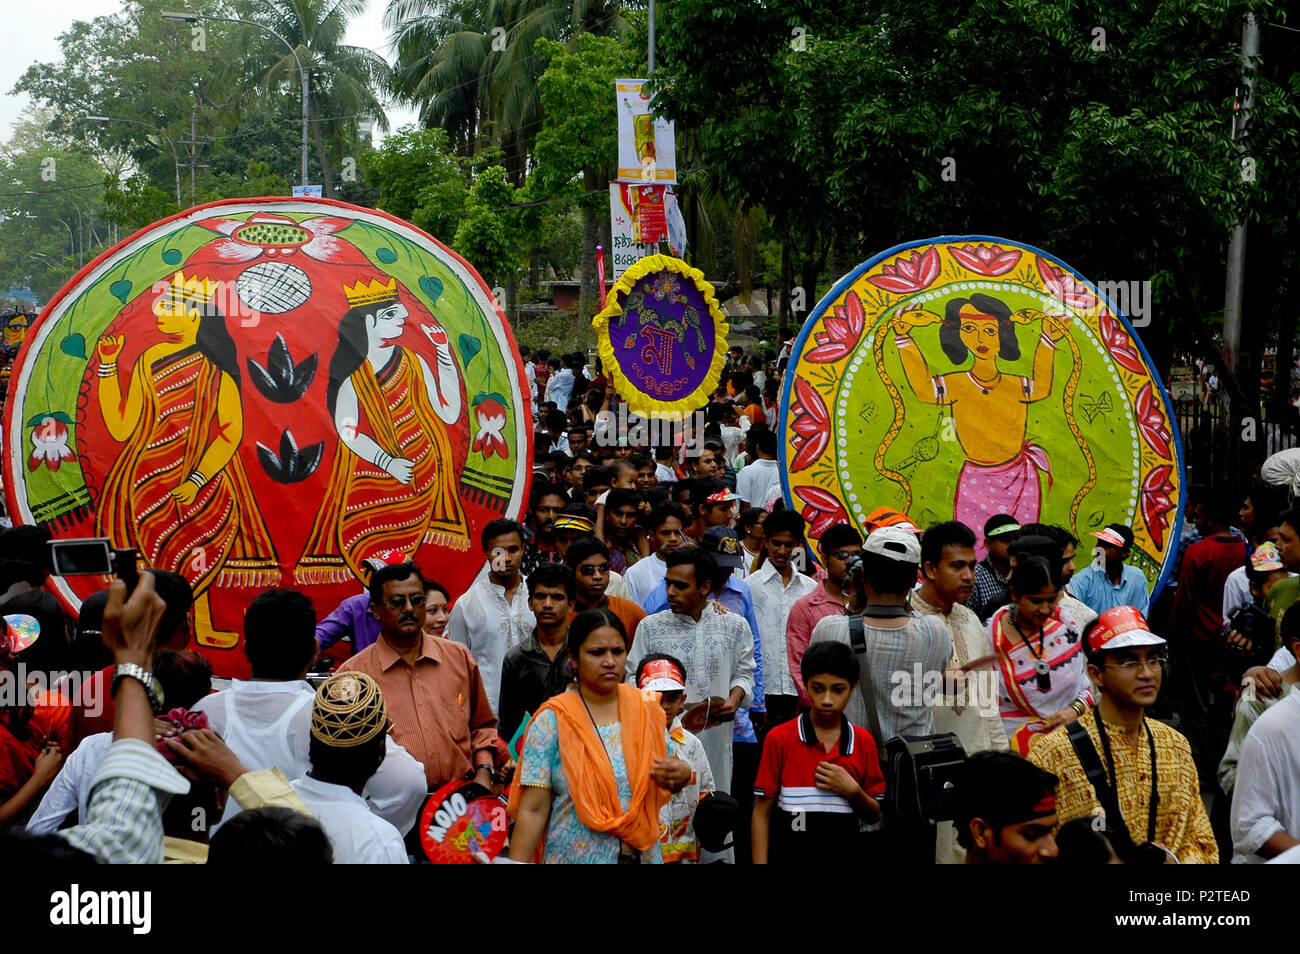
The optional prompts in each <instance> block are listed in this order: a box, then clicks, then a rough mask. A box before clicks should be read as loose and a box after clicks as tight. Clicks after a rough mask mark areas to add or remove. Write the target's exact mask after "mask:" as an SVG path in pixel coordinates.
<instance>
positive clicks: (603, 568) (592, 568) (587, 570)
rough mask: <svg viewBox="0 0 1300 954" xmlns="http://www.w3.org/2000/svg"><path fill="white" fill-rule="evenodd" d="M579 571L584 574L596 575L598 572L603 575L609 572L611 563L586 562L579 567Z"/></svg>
mask: <svg viewBox="0 0 1300 954" xmlns="http://www.w3.org/2000/svg"><path fill="white" fill-rule="evenodd" d="M578 572H579V573H581V574H582V575H583V576H595V575H596V574H597V573H599V574H601V575H602V576H603V575H604V574H606V573H608V572H609V564H608V563H597V564H595V565H593V564H590V563H586V564H584V565H582V566H580V567H578Z"/></svg>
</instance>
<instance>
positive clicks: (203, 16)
mask: <svg viewBox="0 0 1300 954" xmlns="http://www.w3.org/2000/svg"><path fill="white" fill-rule="evenodd" d="M162 18H163V19H164V20H168V21H170V22H172V23H198V22H199V21H200V20H216V21H219V22H221V23H243V24H245V25H246V26H253V27H257V28H258V29H259V30H261V31H262V32H264V33H269V34H271V36H273V37H275V38H276V39H277V40H279V41H280V42H281V43H283V44H284V45H285V46H287V47H288V48H289V53H290V54H292V56H293V61H294V63H296V64H297V65H298V78H299V79H300V80H301V81H302V184H303V185H304V186H305V185H307V114H308V108H307V106H308V102H309V100H308V88H307V71H306V70H304V69H303V68H302V60H300V59H298V51H297V50H296V49H294V46H293V44H292V43H290V42H289V41H288V40H286V39H285V38H284V37H282V36H280V34H278V33H276V32H275V31H274V30H272V29H271V28H270V27H268V26H265V25H263V24H261V23H258V22H257V21H256V20H241V19H239V18H238V17H216V16H212V15H211V14H207V13H170V12H165V13H163V15H162Z"/></svg>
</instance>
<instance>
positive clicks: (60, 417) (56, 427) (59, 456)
mask: <svg viewBox="0 0 1300 954" xmlns="http://www.w3.org/2000/svg"><path fill="white" fill-rule="evenodd" d="M67 421H68V417H67V415H66V414H63V413H62V412H60V413H58V414H57V415H55V414H42V415H41V416H40V417H37V418H34V419H33V420H32V422H31V424H32V426H33V427H34V428H35V429H34V430H33V431H32V456H31V457H29V458H28V459H27V469H28V470H35V469H36V468H37V467H39V466H41V464H44V465H45V466H46V467H48V468H49V469H50V470H58V469H59V467H61V466H62V465H63V462H64V461H65V460H72V458H73V457H74V456H75V455H74V454H73V453H72V450H71V449H70V448H69V447H68V424H67Z"/></svg>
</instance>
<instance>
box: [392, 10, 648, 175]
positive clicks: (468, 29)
mask: <svg viewBox="0 0 1300 954" xmlns="http://www.w3.org/2000/svg"><path fill="white" fill-rule="evenodd" d="M384 24H385V26H386V27H387V28H388V29H389V30H391V31H392V36H393V42H394V46H395V48H396V50H397V62H396V65H395V67H394V76H395V87H394V88H395V92H396V93H397V94H398V95H399V97H400V98H402V99H403V100H404V101H406V102H409V103H412V104H414V105H417V106H419V107H420V113H421V118H422V119H423V120H424V121H425V122H428V123H432V124H437V125H440V126H442V127H443V128H445V129H447V131H448V132H449V133H450V134H451V136H452V141H453V142H455V143H456V144H457V146H458V147H459V148H461V149H462V150H465V151H468V150H469V149H470V148H471V145H472V147H473V148H474V149H475V150H477V149H479V148H483V147H484V146H486V145H488V144H493V145H496V146H498V147H500V148H501V149H502V151H503V153H504V156H505V165H506V168H507V170H508V171H509V172H510V175H511V179H512V181H513V182H515V183H516V184H520V183H522V182H523V179H524V175H525V171H526V169H527V167H528V159H529V156H530V155H531V154H532V151H533V143H534V139H535V137H536V135H537V131H538V129H539V127H540V126H541V124H542V122H543V112H544V107H543V105H542V102H541V98H540V90H539V87H538V78H539V77H540V75H541V73H542V71H543V70H544V69H545V67H546V64H547V60H548V58H549V57H548V55H546V54H543V53H542V52H541V51H540V50H539V49H538V45H537V44H538V41H539V40H551V41H558V42H562V43H564V44H565V45H566V47H567V48H568V49H570V50H572V49H575V46H574V44H575V43H576V42H577V40H578V38H579V37H581V36H583V35H587V34H592V35H597V36H619V35H622V34H623V33H624V32H625V31H626V30H627V29H628V26H629V21H628V19H627V18H626V17H625V15H624V13H623V10H622V9H621V8H620V7H619V6H618V5H616V4H612V3H609V2H607V0H578V2H576V3H558V2H556V0H487V2H481V3H479V2H473V0H453V2H446V0H390V2H389V5H388V9H387V11H386V13H385V17H384Z"/></svg>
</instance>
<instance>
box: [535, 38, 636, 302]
mask: <svg viewBox="0 0 1300 954" xmlns="http://www.w3.org/2000/svg"><path fill="white" fill-rule="evenodd" d="M537 50H538V53H539V54H541V55H543V56H545V57H546V58H547V66H546V69H545V71H544V72H543V73H542V75H541V76H540V77H539V78H538V80H537V89H538V95H539V96H540V97H541V103H542V108H543V111H544V115H545V119H544V121H543V123H542V128H541V131H540V132H539V133H538V134H537V146H536V155H535V160H534V168H533V173H532V177H531V179H530V182H529V186H528V194H529V197H530V198H533V199H541V198H555V197H561V196H573V197H574V198H575V199H576V200H577V202H578V206H579V208H580V209H581V210H582V215H583V231H582V288H581V292H580V296H579V306H578V310H579V314H581V315H584V316H588V317H589V316H591V315H593V314H594V313H595V311H596V304H597V299H596V268H595V263H596V245H597V242H598V237H599V235H600V234H601V229H602V225H603V223H604V220H605V219H606V218H607V217H608V210H609V180H610V179H611V178H613V174H614V170H615V164H616V161H617V158H618V114H617V103H616V101H615V98H614V80H615V79H617V78H618V77H620V76H627V75H629V74H631V73H635V72H636V71H637V70H638V69H639V68H640V66H639V63H640V58H639V53H637V52H635V51H633V50H632V49H630V48H629V47H627V46H625V45H624V44H622V43H620V42H619V41H618V40H616V39H613V38H612V37H601V36H593V35H591V34H584V35H582V36H579V37H578V38H577V40H576V41H575V43H574V49H573V51H572V52H569V51H568V50H567V48H566V47H565V46H564V45H563V44H561V43H557V42H555V41H552V40H539V41H538V43H537Z"/></svg>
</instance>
